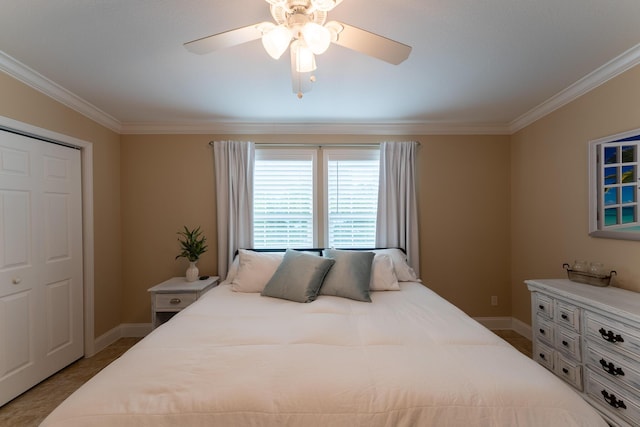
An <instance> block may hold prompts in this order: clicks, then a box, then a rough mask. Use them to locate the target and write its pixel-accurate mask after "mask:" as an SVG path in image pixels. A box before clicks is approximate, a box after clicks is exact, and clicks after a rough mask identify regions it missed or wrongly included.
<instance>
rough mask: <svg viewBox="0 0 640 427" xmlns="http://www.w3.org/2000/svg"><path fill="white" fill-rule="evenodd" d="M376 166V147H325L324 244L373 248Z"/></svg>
mask: <svg viewBox="0 0 640 427" xmlns="http://www.w3.org/2000/svg"><path fill="white" fill-rule="evenodd" d="M379 167H380V155H379V152H378V150H374V151H372V150H368V151H366V152H362V151H352V150H350V151H340V150H325V152H324V170H325V174H324V176H325V187H324V188H325V189H326V191H325V194H326V199H325V200H326V203H325V206H326V207H327V215H326V218H327V222H326V227H325V241H326V242H328V243H327V246H329V247H335V248H356V247H361V248H362V247H366V248H373V247H375V244H376V215H377V211H378V169H379Z"/></svg>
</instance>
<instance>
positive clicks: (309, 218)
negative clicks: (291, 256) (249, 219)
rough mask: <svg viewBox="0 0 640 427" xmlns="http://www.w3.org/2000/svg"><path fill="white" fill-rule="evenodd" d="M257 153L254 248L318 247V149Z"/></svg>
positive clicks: (257, 151)
mask: <svg viewBox="0 0 640 427" xmlns="http://www.w3.org/2000/svg"><path fill="white" fill-rule="evenodd" d="M283 151H284V150H256V161H255V170H254V246H255V247H256V248H311V247H315V246H316V245H315V243H316V242H315V240H314V229H315V217H314V200H315V186H314V176H315V162H316V150H287V151H286V152H283Z"/></svg>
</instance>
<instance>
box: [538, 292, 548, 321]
mask: <svg viewBox="0 0 640 427" xmlns="http://www.w3.org/2000/svg"><path fill="white" fill-rule="evenodd" d="M534 295H535V302H534V309H535V312H536V313H537V314H538V315H541V316H544V317H546V318H547V319H553V299H551V298H550V297H548V296H546V295H543V294H541V293H539V292H536V293H535V294H534Z"/></svg>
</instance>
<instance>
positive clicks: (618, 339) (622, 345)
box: [585, 311, 640, 357]
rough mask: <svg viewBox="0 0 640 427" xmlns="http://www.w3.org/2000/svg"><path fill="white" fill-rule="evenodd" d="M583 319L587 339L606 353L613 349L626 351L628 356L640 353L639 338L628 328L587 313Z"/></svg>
mask: <svg viewBox="0 0 640 427" xmlns="http://www.w3.org/2000/svg"><path fill="white" fill-rule="evenodd" d="M585 318H586V333H587V335H588V339H590V340H592V341H594V342H597V343H598V344H599V345H601V346H602V347H603V348H606V349H608V351H611V350H612V349H615V350H618V351H626V352H628V354H635V355H637V354H638V353H640V337H638V335H637V334H638V333H637V332H632V329H631V328H630V327H628V326H626V325H625V324H623V323H620V322H617V321H615V320H612V319H609V318H608V317H604V316H600V315H599V314H595V313H591V312H589V311H587V312H586V313H585ZM636 357H637V356H636Z"/></svg>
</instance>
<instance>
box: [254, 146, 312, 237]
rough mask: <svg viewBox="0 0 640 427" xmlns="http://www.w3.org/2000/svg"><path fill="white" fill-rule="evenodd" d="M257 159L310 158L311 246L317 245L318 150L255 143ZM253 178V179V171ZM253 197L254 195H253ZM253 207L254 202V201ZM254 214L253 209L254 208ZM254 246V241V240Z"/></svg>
mask: <svg viewBox="0 0 640 427" xmlns="http://www.w3.org/2000/svg"><path fill="white" fill-rule="evenodd" d="M258 160H285V161H286V160H311V174H312V175H311V176H312V186H313V188H312V210H311V212H312V220H311V224H312V236H313V237H312V240H313V244H312V247H317V245H318V229H319V226H318V224H319V218H318V212H317V205H316V200H317V198H318V183H317V181H318V179H317V176H318V167H317V165H318V150H317V149H315V148H294V149H290V148H287V149H283V148H280V147H278V148H275V147H271V148H261V147H259V146H257V145H256V147H255V161H258ZM254 179H255V171H254ZM254 194H255V183H254ZM254 197H255V196H254ZM254 209H255V203H254ZM254 215H255V210H254ZM254 224H255V217H254ZM254 238H255V228H254ZM254 246H255V242H254Z"/></svg>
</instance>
